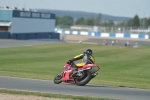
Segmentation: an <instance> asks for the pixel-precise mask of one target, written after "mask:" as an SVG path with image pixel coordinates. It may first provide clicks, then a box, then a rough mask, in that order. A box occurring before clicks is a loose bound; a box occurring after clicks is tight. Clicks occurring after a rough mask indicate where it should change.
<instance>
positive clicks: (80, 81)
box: [75, 71, 92, 86]
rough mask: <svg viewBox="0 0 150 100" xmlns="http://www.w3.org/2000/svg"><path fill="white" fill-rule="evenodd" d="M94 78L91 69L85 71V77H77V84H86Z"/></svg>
mask: <svg viewBox="0 0 150 100" xmlns="http://www.w3.org/2000/svg"><path fill="white" fill-rule="evenodd" d="M91 79H92V74H91V73H90V72H89V71H85V72H84V75H83V77H82V78H81V79H80V78H76V79H75V81H76V84H77V85H79V86H84V85H86V84H87V83H88V82H89V81H90V80H91Z"/></svg>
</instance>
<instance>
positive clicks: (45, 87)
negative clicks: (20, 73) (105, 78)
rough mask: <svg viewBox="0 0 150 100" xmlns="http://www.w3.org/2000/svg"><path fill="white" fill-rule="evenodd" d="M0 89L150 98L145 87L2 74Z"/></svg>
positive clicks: (149, 99) (133, 98)
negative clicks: (82, 82)
mask: <svg viewBox="0 0 150 100" xmlns="http://www.w3.org/2000/svg"><path fill="white" fill-rule="evenodd" d="M0 89H9V90H19V91H31V92H44V93H54V94H66V95H76V96H93V97H101V98H113V99H123V100H150V91H149V90H143V89H133V88H123V87H110V86H98V85H90V84H87V85H85V86H77V85H74V84H65V83H61V84H54V83H53V81H48V80H36V79H25V78H14V77H5V76H4V77H3V76H0Z"/></svg>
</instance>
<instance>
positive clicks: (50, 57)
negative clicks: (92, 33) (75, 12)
mask: <svg viewBox="0 0 150 100" xmlns="http://www.w3.org/2000/svg"><path fill="white" fill-rule="evenodd" d="M87 48H91V49H92V50H93V52H94V54H93V56H94V57H95V60H96V64H98V65H99V66H100V67H101V69H100V70H99V75H98V76H97V77H96V78H94V79H92V80H91V81H90V84H98V85H110V86H121V87H132V88H142V89H150V84H149V83H150V47H148V46H147V47H146V46H145V47H139V48H132V47H119V46H103V45H93V44H77V43H57V44H47V45H39V46H29V47H13V48H1V49H0V75H1V76H11V77H23V78H34V79H43V80H53V78H54V76H55V75H56V74H57V73H58V72H60V71H61V70H62V69H63V66H64V63H65V62H66V61H68V60H69V59H71V58H72V57H74V56H75V55H77V54H80V53H82V52H84V51H85V50H86V49H87Z"/></svg>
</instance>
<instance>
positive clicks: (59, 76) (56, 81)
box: [54, 72, 63, 84]
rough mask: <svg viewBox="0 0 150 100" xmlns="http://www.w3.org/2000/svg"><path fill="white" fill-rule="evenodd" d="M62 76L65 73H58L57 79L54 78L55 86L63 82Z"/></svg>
mask: <svg viewBox="0 0 150 100" xmlns="http://www.w3.org/2000/svg"><path fill="white" fill-rule="evenodd" d="M62 75H63V72H60V73H58V74H57V75H56V76H55V78H54V83H55V84H60V83H61V82H62V80H61V79H62Z"/></svg>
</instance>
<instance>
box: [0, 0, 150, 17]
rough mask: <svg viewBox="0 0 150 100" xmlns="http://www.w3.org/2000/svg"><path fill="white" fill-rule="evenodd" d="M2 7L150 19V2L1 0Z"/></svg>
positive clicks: (115, 0) (118, 0)
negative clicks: (83, 12) (84, 12)
mask: <svg viewBox="0 0 150 100" xmlns="http://www.w3.org/2000/svg"><path fill="white" fill-rule="evenodd" d="M0 6H10V7H14V6H15V7H20V8H22V7H25V8H31V9H36V8H38V9H39V8H40V9H56V10H73V11H86V12H96V13H102V14H108V15H113V16H123V17H134V16H135V15H136V14H138V15H139V17H140V18H143V17H150V0H0Z"/></svg>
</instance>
